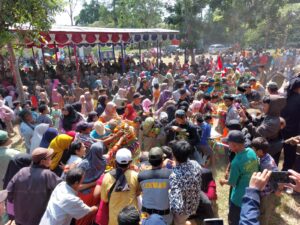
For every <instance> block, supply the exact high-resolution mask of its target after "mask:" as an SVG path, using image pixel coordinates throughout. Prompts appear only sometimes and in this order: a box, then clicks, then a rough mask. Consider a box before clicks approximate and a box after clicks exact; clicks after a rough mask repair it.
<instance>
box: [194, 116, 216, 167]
mask: <svg viewBox="0 0 300 225" xmlns="http://www.w3.org/2000/svg"><path fill="white" fill-rule="evenodd" d="M211 120H212V117H211V116H210V115H205V116H204V117H203V116H202V115H200V114H198V115H197V117H196V123H197V126H199V127H200V129H199V131H200V132H201V134H200V135H201V138H200V143H199V150H200V153H201V154H202V159H203V163H202V165H205V164H206V160H207V159H208V158H209V159H210V161H211V164H214V160H213V151H212V149H211V147H210V146H209V143H208V140H209V138H210V134H211V125H210V123H211Z"/></svg>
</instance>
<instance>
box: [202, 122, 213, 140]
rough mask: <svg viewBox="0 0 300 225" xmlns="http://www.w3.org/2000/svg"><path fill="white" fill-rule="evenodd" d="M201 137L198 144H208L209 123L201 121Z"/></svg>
mask: <svg viewBox="0 0 300 225" xmlns="http://www.w3.org/2000/svg"><path fill="white" fill-rule="evenodd" d="M200 127H201V130H202V133H201V138H200V145H208V139H209V138H210V132H211V125H210V124H209V123H206V122H203V123H202V124H201V125H200Z"/></svg>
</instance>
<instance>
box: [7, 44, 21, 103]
mask: <svg viewBox="0 0 300 225" xmlns="http://www.w3.org/2000/svg"><path fill="white" fill-rule="evenodd" d="M7 50H8V54H9V56H10V69H11V73H12V74H13V76H14V79H15V82H16V87H17V90H18V94H19V99H20V101H21V103H25V94H24V90H23V83H22V80H21V76H20V72H19V66H18V65H17V62H16V56H15V53H14V50H13V47H12V44H11V42H9V43H8V44H7Z"/></svg>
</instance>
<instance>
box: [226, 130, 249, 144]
mask: <svg viewBox="0 0 300 225" xmlns="http://www.w3.org/2000/svg"><path fill="white" fill-rule="evenodd" d="M225 140H226V141H227V142H234V143H240V144H244V143H245V137H244V134H243V133H242V131H239V130H232V131H230V132H229V134H228V136H227V138H226V139H225Z"/></svg>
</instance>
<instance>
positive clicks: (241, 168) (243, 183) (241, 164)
mask: <svg viewBox="0 0 300 225" xmlns="http://www.w3.org/2000/svg"><path fill="white" fill-rule="evenodd" d="M257 171H259V164H258V159H257V156H256V154H255V152H254V151H253V150H252V149H251V148H246V149H245V150H243V151H242V152H239V153H237V154H236V155H235V157H234V159H233V160H232V162H231V167H230V175H229V184H230V185H231V186H233V189H232V192H231V196H230V200H231V202H232V203H233V204H235V205H236V206H239V207H241V205H242V198H243V196H244V194H245V191H246V188H247V187H248V186H249V182H250V178H251V176H252V174H253V173H254V172H257Z"/></svg>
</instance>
